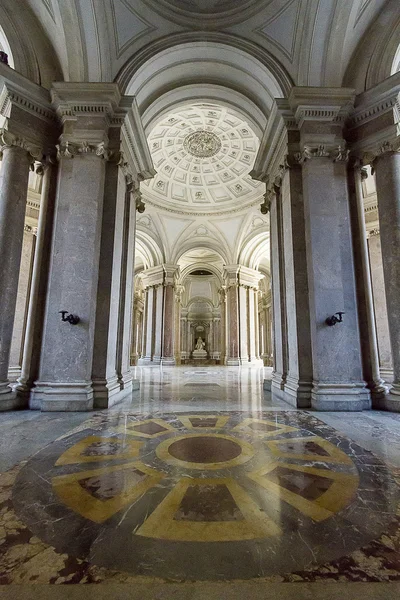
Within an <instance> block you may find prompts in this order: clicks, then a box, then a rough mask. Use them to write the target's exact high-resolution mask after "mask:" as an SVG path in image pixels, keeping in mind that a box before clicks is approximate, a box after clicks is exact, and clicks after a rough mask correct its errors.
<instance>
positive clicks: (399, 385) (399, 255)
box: [374, 152, 400, 411]
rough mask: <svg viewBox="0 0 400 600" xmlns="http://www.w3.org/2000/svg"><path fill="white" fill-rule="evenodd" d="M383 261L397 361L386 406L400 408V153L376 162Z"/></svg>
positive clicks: (394, 362) (390, 324) (391, 333)
mask: <svg viewBox="0 0 400 600" xmlns="http://www.w3.org/2000/svg"><path fill="white" fill-rule="evenodd" d="M374 169H375V175H376V193H377V196H378V214H379V227H380V233H381V247H382V262H383V273H384V278H385V293H386V305H387V315H388V323H389V334H390V345H391V348H392V360H393V383H392V384H391V387H390V390H389V391H390V398H388V399H386V400H385V404H386V408H390V409H391V410H396V411H400V302H399V297H400V153H399V152H387V153H385V154H382V155H381V156H378V157H377V158H376V159H375V161H374Z"/></svg>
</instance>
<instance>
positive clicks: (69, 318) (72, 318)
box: [59, 310, 80, 325]
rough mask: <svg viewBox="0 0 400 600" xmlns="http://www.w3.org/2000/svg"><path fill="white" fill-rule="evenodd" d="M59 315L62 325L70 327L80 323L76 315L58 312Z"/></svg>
mask: <svg viewBox="0 0 400 600" xmlns="http://www.w3.org/2000/svg"><path fill="white" fill-rule="evenodd" d="M59 313H60V314H61V321H63V322H64V323H71V325H77V324H78V323H79V321H80V318H79V317H77V316H76V315H72V314H71V315H69V314H68V311H67V310H60V311H59Z"/></svg>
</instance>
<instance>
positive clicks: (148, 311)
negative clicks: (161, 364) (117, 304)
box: [141, 286, 155, 364]
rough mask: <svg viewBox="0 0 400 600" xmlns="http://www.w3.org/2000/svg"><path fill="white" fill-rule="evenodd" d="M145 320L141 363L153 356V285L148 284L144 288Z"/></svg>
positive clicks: (148, 360)
mask: <svg viewBox="0 0 400 600" xmlns="http://www.w3.org/2000/svg"><path fill="white" fill-rule="evenodd" d="M145 294H146V300H145V321H144V328H143V357H142V359H141V362H142V363H143V364H146V363H149V362H151V360H152V358H153V313H154V294H155V289H154V286H149V287H147V288H146V290H145Z"/></svg>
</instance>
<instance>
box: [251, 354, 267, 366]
mask: <svg viewBox="0 0 400 600" xmlns="http://www.w3.org/2000/svg"><path fill="white" fill-rule="evenodd" d="M249 364H250V366H252V367H263V366H264V361H263V359H262V358H257V357H256V356H253V357H251V358H250V361H249Z"/></svg>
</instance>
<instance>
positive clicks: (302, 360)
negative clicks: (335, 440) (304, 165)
mask: <svg viewBox="0 0 400 600" xmlns="http://www.w3.org/2000/svg"><path fill="white" fill-rule="evenodd" d="M289 134H291V132H289ZM292 137H294V135H293V134H291V135H289V142H290V141H291V142H292V144H293V139H292ZM289 147H290V144H289ZM296 156H297V155H296ZM279 198H280V204H281V210H282V240H281V241H282V246H283V247H282V250H283V261H282V264H281V268H282V271H281V281H282V283H283V286H284V303H285V320H284V322H285V328H284V330H285V331H284V333H285V338H286V344H285V348H286V378H285V382H284V386H283V390H282V393H281V394H280V398H281V399H282V400H285V401H286V402H289V403H290V404H292V405H293V406H296V407H297V408H307V407H309V406H311V388H312V378H313V375H312V356H311V335H310V325H309V323H310V308H309V294H308V277H307V261H306V238H305V222H304V199H303V189H302V171H301V166H300V164H299V162H298V161H297V160H296V159H295V157H294V155H293V154H288V155H287V156H286V164H285V167H284V168H283V169H281V181H280V190H279Z"/></svg>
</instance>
